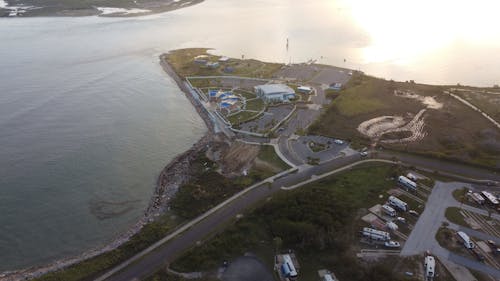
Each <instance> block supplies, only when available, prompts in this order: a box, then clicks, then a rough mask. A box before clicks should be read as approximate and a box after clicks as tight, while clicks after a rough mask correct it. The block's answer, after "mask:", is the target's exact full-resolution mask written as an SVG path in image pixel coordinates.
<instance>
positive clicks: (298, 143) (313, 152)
mask: <svg viewBox="0 0 500 281" xmlns="http://www.w3.org/2000/svg"><path fill="white" fill-rule="evenodd" d="M335 141H336V140H335V139H332V138H328V137H323V136H301V137H298V138H297V139H294V140H290V141H289V143H290V146H291V148H292V150H293V151H294V152H295V153H296V154H297V156H298V157H299V158H300V159H302V160H303V161H304V162H307V161H308V160H309V159H319V162H324V161H328V160H331V159H333V158H336V157H339V156H341V154H340V153H341V151H342V150H344V149H346V148H347V147H348V146H349V144H348V143H347V142H345V141H341V142H342V143H335ZM337 141H339V140H337Z"/></svg>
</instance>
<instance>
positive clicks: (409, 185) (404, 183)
mask: <svg viewBox="0 0 500 281" xmlns="http://www.w3.org/2000/svg"><path fill="white" fill-rule="evenodd" d="M398 184H399V185H400V186H401V187H403V188H405V189H406V190H409V191H416V190H417V184H416V183H415V182H414V181H412V180H410V179H409V178H407V177H405V176H399V178H398Z"/></svg>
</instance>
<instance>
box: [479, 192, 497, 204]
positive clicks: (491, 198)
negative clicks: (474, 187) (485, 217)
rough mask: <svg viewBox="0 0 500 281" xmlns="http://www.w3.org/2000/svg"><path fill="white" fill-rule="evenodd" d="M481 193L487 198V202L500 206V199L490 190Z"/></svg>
mask: <svg viewBox="0 0 500 281" xmlns="http://www.w3.org/2000/svg"><path fill="white" fill-rule="evenodd" d="M481 195H483V197H484V198H485V199H486V202H488V204H490V205H492V206H498V199H497V198H496V197H495V196H494V195H493V194H491V193H489V192H488V191H482V192H481Z"/></svg>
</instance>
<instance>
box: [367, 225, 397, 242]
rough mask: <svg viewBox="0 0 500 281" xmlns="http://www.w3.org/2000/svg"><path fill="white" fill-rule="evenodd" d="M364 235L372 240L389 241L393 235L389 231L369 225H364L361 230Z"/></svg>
mask: <svg viewBox="0 0 500 281" xmlns="http://www.w3.org/2000/svg"><path fill="white" fill-rule="evenodd" d="M361 234H362V235H363V237H366V238H369V239H371V240H377V241H389V240H391V235H390V234H389V233H388V232H385V231H381V230H376V229H373V228H369V227H364V228H363V231H361Z"/></svg>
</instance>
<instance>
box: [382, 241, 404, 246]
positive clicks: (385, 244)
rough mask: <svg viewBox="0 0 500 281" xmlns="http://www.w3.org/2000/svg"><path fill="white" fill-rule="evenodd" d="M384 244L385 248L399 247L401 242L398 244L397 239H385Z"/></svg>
mask: <svg viewBox="0 0 500 281" xmlns="http://www.w3.org/2000/svg"><path fill="white" fill-rule="evenodd" d="M384 246H386V247H387V248H399V247H401V244H399V242H397V241H392V240H391V241H387V242H385V243H384Z"/></svg>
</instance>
